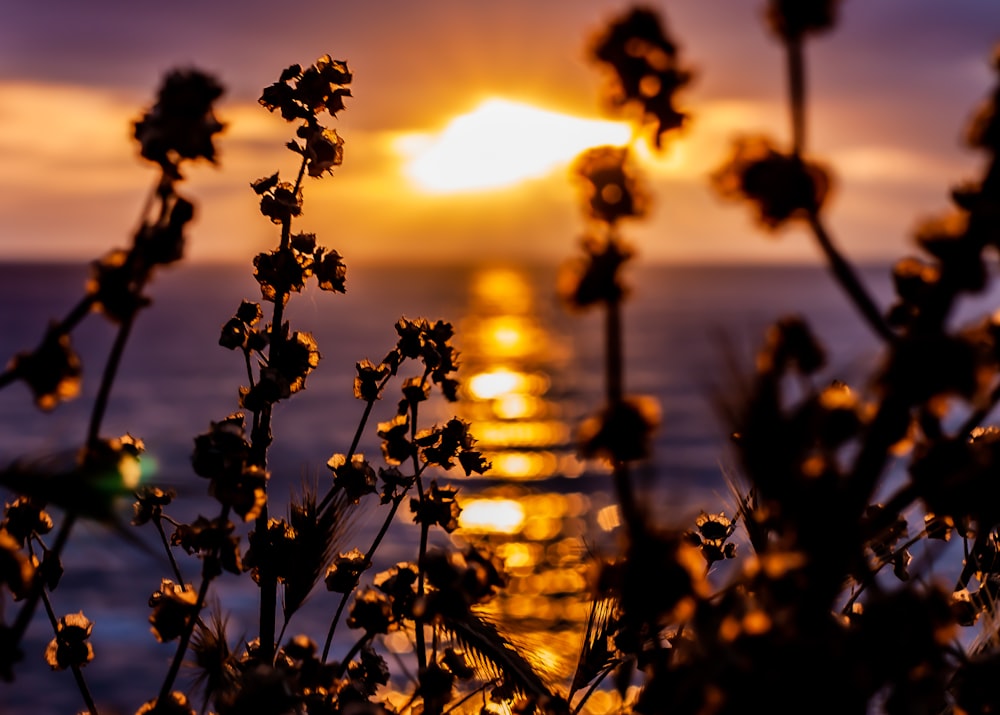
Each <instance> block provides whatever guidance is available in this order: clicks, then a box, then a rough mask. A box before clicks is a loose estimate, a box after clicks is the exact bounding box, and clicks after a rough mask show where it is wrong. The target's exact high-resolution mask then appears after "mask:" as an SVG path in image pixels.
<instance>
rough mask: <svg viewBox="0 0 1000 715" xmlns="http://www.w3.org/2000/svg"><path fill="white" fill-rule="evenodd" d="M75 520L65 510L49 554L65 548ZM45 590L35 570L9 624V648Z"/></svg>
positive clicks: (58, 553)
mask: <svg viewBox="0 0 1000 715" xmlns="http://www.w3.org/2000/svg"><path fill="white" fill-rule="evenodd" d="M75 522H76V514H75V513H74V512H67V513H66V517H65V518H64V519H63V523H62V525H61V526H60V527H59V532H58V533H57V534H56V539H55V542H54V543H53V544H52V548H51V549H50V551H49V554H50V556H51V557H52V558H55V559H58V558H59V557H60V556H61V555H62V552H63V549H64V548H66V542H67V541H68V540H69V534H70V531H72V529H73V524H74V523H75ZM44 590H45V579H44V578H43V577H42V574H41V572H40V571H35V578H34V580H33V581H32V583H31V590H30V591H29V593H28V596H27V597H26V598H25V600H24V605H23V606H21V610H20V611H18V612H17V619H16V620H15V621H14V625H13V626H11V636H10V642H11V644H12V645H11V648H16V647H17V645H18V644H19V643H20V642H21V639H22V638H23V637H24V634H25V632H26V631H27V630H28V624H30V623H31V618H32V616H34V615H35V609H36V608H37V607H38V601H39V599H40V598H41V597H42V592H43V591H44Z"/></svg>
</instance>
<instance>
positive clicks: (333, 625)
mask: <svg viewBox="0 0 1000 715" xmlns="http://www.w3.org/2000/svg"><path fill="white" fill-rule="evenodd" d="M419 478H420V475H417V477H416V479H419ZM407 492H409V488H407V489H405V490H403V492H401V493H400V494H398V495H397V496H395V497H394V498H393V500H392V507H390V509H389V513H388V515H387V516H386V517H385V519H384V520H383V521H382V526H381V528H380V529H379V530H378V533H377V534H376V535H375V539H374V541H372V545H371V546H370V547H368V553H366V554H365V568H368V566H370V565H371V562H372V557H374V555H375V552H376V551H377V550H378V547H379V545H380V544H381V543H382V539H384V538H385V535H386V534H387V533H388V531H389V525H390V524H392V520H393V518H394V517H395V516H396V512H397V511H398V510H399V505H400V504H402V503H403V499H404V498H405V497H406V494H407ZM349 595H350V592H346V593H344V594H343V595H342V597H341V599H340V604H339V605H338V606H337V612H336V613H335V614H334V616H333V620H332V621H330V628H329V630H328V631H327V633H326V643H324V644H323V658H322V660H323V662H324V663H325V662H326V659H327V657H328V656H329V654H330V645H331V644H332V643H333V633H334V631H335V630H336V629H337V624H338V623H339V622H340V617H341V615H342V614H343V612H344V606H345V605H346V604H347V597H348V596H349Z"/></svg>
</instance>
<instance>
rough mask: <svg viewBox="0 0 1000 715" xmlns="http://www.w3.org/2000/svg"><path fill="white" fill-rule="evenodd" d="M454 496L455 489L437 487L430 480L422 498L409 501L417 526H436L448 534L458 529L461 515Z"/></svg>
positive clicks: (456, 491)
mask: <svg viewBox="0 0 1000 715" xmlns="http://www.w3.org/2000/svg"><path fill="white" fill-rule="evenodd" d="M456 494H458V490H457V489H453V488H451V487H439V486H438V483H437V480H431V485H430V488H429V489H427V490H426V491H425V492H424V495H423V497H422V498H414V499H411V500H410V511H412V512H413V520H414V521H415V522H416V523H418V524H437V525H438V526H440V527H441V528H442V529H444V530H445V531H447V532H448V533H449V534H450V533H451V532H453V531H454V530H455V529H457V528H458V515H459V514H461V513H462V507H460V506H459V505H458V501H457V500H456V499H455V495H456Z"/></svg>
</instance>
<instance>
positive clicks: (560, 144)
mask: <svg viewBox="0 0 1000 715" xmlns="http://www.w3.org/2000/svg"><path fill="white" fill-rule="evenodd" d="M631 132H632V130H631V128H630V127H629V125H628V124H627V123H625V122H611V121H602V120H596V119H583V118H580V117H573V116H570V115H568V114H560V113H558V112H553V111H549V110H545V109H540V108H538V107H533V106H531V105H528V104H522V103H519V102H512V101H510V100H506V99H488V100H486V101H484V102H483V103H482V104H480V105H479V106H478V107H476V108H475V109H474V110H472V111H471V112H469V113H468V114H463V115H461V116H459V117H456V118H454V119H453V120H451V122H449V124H448V125H447V126H446V127H445V128H444V129H443V130H442V131H441V132H439V133H437V134H406V135H404V136H402V137H400V138H399V139H398V140H397V143H396V149H397V150H398V151H399V152H400V153H401V154H402V155H403V156H404V157H406V158H407V159H408V164H407V165H406V168H405V172H406V174H407V176H408V177H409V178H410V180H411V181H413V182H414V183H415V184H416V185H417V186H419V187H420V188H421V189H423V190H424V191H427V192H430V193H456V192H466V191H483V190H488V189H496V188H502V187H506V186H512V185H514V184H517V183H519V182H521V181H524V180H527V179H535V178H539V177H542V176H545V175H546V174H548V173H549V172H551V171H552V170H553V169H556V168H558V167H559V166H563V165H566V164H568V163H569V162H570V161H572V160H573V158H574V157H576V156H577V155H578V154H579V153H580V152H582V151H583V150H584V149H587V148H589V147H592V146H596V145H599V144H615V145H621V144H626V143H628V141H629V139H630V138H631Z"/></svg>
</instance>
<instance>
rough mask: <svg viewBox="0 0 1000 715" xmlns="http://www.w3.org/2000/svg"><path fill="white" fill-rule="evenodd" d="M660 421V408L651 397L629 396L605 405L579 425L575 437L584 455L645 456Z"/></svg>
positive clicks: (619, 458)
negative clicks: (607, 405)
mask: <svg viewBox="0 0 1000 715" xmlns="http://www.w3.org/2000/svg"><path fill="white" fill-rule="evenodd" d="M659 423H660V408H659V405H658V404H657V403H656V400H654V399H653V398H651V397H628V398H626V399H624V400H622V401H621V402H619V403H617V404H615V405H611V406H610V407H606V408H604V409H603V410H601V412H599V413H598V414H597V415H595V416H593V417H590V418H588V419H586V420H584V422H583V423H582V424H581V425H580V430H579V434H578V435H577V440H578V442H579V445H580V453H581V454H582V455H583V456H584V457H587V458H593V457H601V458H603V459H609V460H612V461H616V462H629V461H632V460H637V459H645V458H647V457H648V456H649V454H650V442H651V440H652V435H653V430H654V429H655V428H656V426H657V425H658V424H659Z"/></svg>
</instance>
